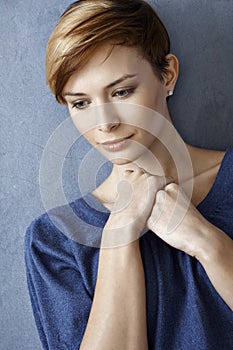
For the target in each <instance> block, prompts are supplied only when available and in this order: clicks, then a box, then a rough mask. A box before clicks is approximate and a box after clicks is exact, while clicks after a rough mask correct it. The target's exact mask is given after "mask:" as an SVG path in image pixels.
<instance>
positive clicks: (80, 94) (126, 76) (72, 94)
mask: <svg viewBox="0 0 233 350" xmlns="http://www.w3.org/2000/svg"><path fill="white" fill-rule="evenodd" d="M136 76H137V74H125V75H123V76H122V77H121V78H119V79H117V80H114V81H113V82H112V83H110V84H108V85H107V86H105V89H106V90H107V89H109V88H111V87H113V86H115V85H117V84H120V83H122V82H123V81H125V80H127V79H130V78H134V77H136ZM62 96H63V97H65V96H86V94H84V93H83V92H69V91H67V92H65V93H64V94H62Z"/></svg>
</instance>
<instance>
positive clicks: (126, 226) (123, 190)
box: [102, 167, 171, 245]
mask: <svg viewBox="0 0 233 350" xmlns="http://www.w3.org/2000/svg"><path fill="white" fill-rule="evenodd" d="M169 181H171V179H170V178H165V177H162V176H154V175H150V174H148V173H146V172H145V171H144V170H143V169H141V168H136V167H135V168H133V169H131V170H129V169H128V170H125V171H123V173H122V177H121V179H120V181H119V183H118V184H117V193H118V195H117V199H116V202H115V203H114V205H113V207H112V210H111V214H110V217H109V219H108V221H107V223H106V225H105V228H104V231H105V232H106V231H108V237H109V236H114V237H115V241H112V243H113V244H116V245H122V244H125V243H128V242H131V241H133V240H135V239H137V238H139V236H140V233H142V231H143V229H144V228H145V227H146V222H147V220H148V217H149V216H150V214H151V210H152V207H153V205H154V201H155V196H156V193H157V192H158V191H159V190H160V189H162V188H163V187H164V186H165V185H166V184H167V183H169ZM119 229H120V230H121V233H122V235H120V234H119ZM109 230H112V234H111V232H109ZM114 231H117V237H116V235H114ZM106 243H107V242H106V240H105V244H106ZM102 244H103V241H102Z"/></svg>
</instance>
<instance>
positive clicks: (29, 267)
mask: <svg viewBox="0 0 233 350" xmlns="http://www.w3.org/2000/svg"><path fill="white" fill-rule="evenodd" d="M72 244H74V242H73V243H72V241H71V240H70V239H69V238H67V237H66V236H65V235H63V234H62V233H61V232H60V231H58V230H56V229H55V228H54V227H53V226H52V224H51V222H49V219H47V217H46V214H44V216H41V217H40V218H39V219H36V220H34V221H33V222H32V223H31V225H30V226H29V227H28V229H27V232H26V236H25V264H26V274H27V283H28V290H29V294H30V299H31V304H32V309H33V314H34V318H35V322H36V325H37V329H38V333H39V336H40V340H41V342H42V346H43V349H49V350H59V349H62V350H65V349H69V350H77V349H79V347H80V343H81V340H82V337H83V334H84V331H85V328H86V324H87V320H88V317H89V313H90V308H91V304H92V299H93V293H92V292H91V291H90V288H88V286H87V283H86V282H85V280H84V278H83V277H82V271H81V270H82V268H80V266H81V265H82V264H81V263H80V264H79V262H78V257H77V255H76V256H75V254H74V248H73V246H72ZM93 290H94V288H93Z"/></svg>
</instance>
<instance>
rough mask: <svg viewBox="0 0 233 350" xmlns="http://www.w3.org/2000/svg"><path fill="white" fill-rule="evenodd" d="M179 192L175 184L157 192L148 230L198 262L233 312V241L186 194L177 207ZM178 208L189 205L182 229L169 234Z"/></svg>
mask: <svg viewBox="0 0 233 350" xmlns="http://www.w3.org/2000/svg"><path fill="white" fill-rule="evenodd" d="M178 191H180V188H179V186H178V185H176V184H175V183H172V184H169V185H167V186H166V187H165V188H164V190H161V191H158V193H157V195H156V202H155V205H154V207H153V210H152V213H151V216H150V218H149V219H148V221H147V225H148V228H149V229H150V230H152V231H153V232H154V233H156V235H158V236H159V237H160V238H161V239H163V240H164V241H165V242H167V243H168V244H170V245H171V246H172V247H174V248H176V249H179V250H182V251H184V252H185V253H187V254H189V255H191V256H193V257H195V258H196V259H197V260H199V261H200V263H201V264H202V265H203V267H204V269H205V271H206V273H207V275H208V277H209V279H210V281H211V283H212V284H213V286H214V288H215V289H216V291H217V292H218V293H219V294H220V296H221V297H222V298H223V300H224V301H225V302H226V303H227V304H228V306H229V307H230V308H231V309H232V310H233V241H232V239H231V238H230V237H229V236H227V235H226V234H225V233H224V232H223V231H221V230H220V229H218V228H217V227H215V226H214V225H212V224H211V223H210V222H209V221H207V220H206V219H205V218H204V217H203V216H202V215H201V213H200V212H199V211H198V210H197V209H196V208H195V207H194V205H193V204H192V203H189V205H187V202H186V197H185V195H184V194H183V197H182V200H181V201H180V203H177V195H178ZM175 205H178V206H180V207H181V209H182V206H183V207H184V206H185V205H186V208H187V211H186V214H185V216H184V218H183V219H182V220H181V221H180V223H179V225H178V226H177V227H173V230H172V232H167V230H166V227H167V224H168V222H169V221H170V219H171V216H172V213H173V209H174V206H175ZM181 212H182V210H181ZM158 213H160V216H159V217H158Z"/></svg>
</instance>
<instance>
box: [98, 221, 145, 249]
mask: <svg viewBox="0 0 233 350" xmlns="http://www.w3.org/2000/svg"><path fill="white" fill-rule="evenodd" d="M126 221H127V220H124V218H122V216H121V217H120V218H119V217H118V216H117V215H113V214H111V215H110V216H109V219H108V221H107V223H106V225H105V227H104V229H103V233H102V239H101V248H115V247H120V246H124V245H127V244H129V243H132V242H135V241H138V238H139V237H140V230H139V229H138V228H137V227H136V225H135V224H134V223H133V222H131V223H130V222H128V223H126Z"/></svg>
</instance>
